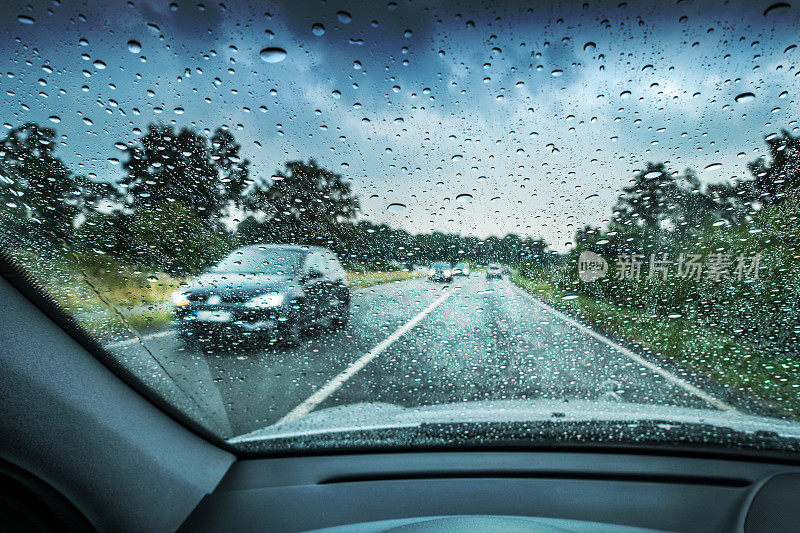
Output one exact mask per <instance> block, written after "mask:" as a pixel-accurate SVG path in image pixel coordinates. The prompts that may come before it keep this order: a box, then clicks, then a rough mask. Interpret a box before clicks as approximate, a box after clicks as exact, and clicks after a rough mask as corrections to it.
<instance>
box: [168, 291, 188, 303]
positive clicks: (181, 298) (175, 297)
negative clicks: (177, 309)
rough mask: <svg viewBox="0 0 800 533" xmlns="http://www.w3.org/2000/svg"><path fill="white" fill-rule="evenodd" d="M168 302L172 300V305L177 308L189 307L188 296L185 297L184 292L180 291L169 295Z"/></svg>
mask: <svg viewBox="0 0 800 533" xmlns="http://www.w3.org/2000/svg"><path fill="white" fill-rule="evenodd" d="M170 300H172V303H173V304H175V305H178V306H180V305H189V298H188V296H187V295H186V293H185V292H183V291H180V290H179V291H175V292H173V293H172V295H170Z"/></svg>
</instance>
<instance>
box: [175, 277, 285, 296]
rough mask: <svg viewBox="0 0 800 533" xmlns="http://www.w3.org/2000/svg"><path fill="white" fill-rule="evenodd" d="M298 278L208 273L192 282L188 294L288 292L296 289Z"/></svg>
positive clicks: (188, 287)
mask: <svg viewBox="0 0 800 533" xmlns="http://www.w3.org/2000/svg"><path fill="white" fill-rule="evenodd" d="M296 285H297V281H296V277H293V276H291V277H290V276H268V275H264V274H240V273H236V272H207V273H205V274H203V275H201V276H200V277H199V278H197V279H195V280H193V281H191V282H190V283H189V284H188V286H187V287H186V291H187V292H192V293H196V292H213V293H226V292H230V293H236V294H240V293H241V294H263V293H266V292H287V291H289V290H291V289H292V288H294V287H296Z"/></svg>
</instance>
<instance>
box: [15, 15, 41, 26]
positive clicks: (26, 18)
mask: <svg viewBox="0 0 800 533" xmlns="http://www.w3.org/2000/svg"><path fill="white" fill-rule="evenodd" d="M17 22H21V23H22V24H33V23H34V22H36V21H35V20H33V17H29V16H28V15H20V16H18V17H17Z"/></svg>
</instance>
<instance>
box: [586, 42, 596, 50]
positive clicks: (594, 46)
mask: <svg viewBox="0 0 800 533" xmlns="http://www.w3.org/2000/svg"><path fill="white" fill-rule="evenodd" d="M595 48H597V45H596V44H594V43H593V42H592V41H589V42H588V43H586V44H584V45H583V51H584V52H593V51H594V49H595Z"/></svg>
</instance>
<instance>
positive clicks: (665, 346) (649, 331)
mask: <svg viewBox="0 0 800 533" xmlns="http://www.w3.org/2000/svg"><path fill="white" fill-rule="evenodd" d="M512 281H513V282H514V283H516V284H517V285H518V286H520V287H521V288H522V289H524V290H526V291H528V292H529V293H531V294H533V295H535V296H537V297H539V298H541V299H542V300H543V301H545V302H547V303H549V304H551V305H553V306H554V307H556V308H559V309H561V310H563V311H565V312H567V313H568V314H571V315H573V316H576V317H579V318H581V319H583V320H584V321H586V322H587V323H589V324H592V325H594V326H597V327H599V328H601V329H603V330H605V331H608V332H610V333H612V334H613V335H616V336H617V337H619V338H621V339H624V340H626V341H629V342H632V343H634V344H637V345H639V346H642V347H644V348H648V349H649V350H651V351H652V352H655V353H657V354H659V355H661V356H663V357H668V358H670V359H672V360H674V361H675V362H677V363H679V364H680V365H682V366H683V367H684V368H686V369H688V370H690V371H692V372H695V373H698V374H702V375H705V376H708V377H710V378H711V379H713V380H715V381H717V382H718V383H720V384H723V385H725V386H727V387H728V388H730V389H732V390H734V391H737V392H740V393H742V394H745V395H748V396H751V397H754V398H756V399H758V400H760V401H761V402H763V403H766V404H768V405H770V406H771V407H773V408H774V409H776V410H778V411H781V412H783V413H785V414H786V415H788V416H791V417H793V418H800V361H799V360H796V359H788V358H786V357H785V356H782V355H778V354H770V353H765V352H763V351H761V350H759V349H758V348H757V347H756V346H754V345H753V344H752V343H749V342H747V341H743V340H741V339H737V338H734V337H732V336H729V335H726V334H723V333H720V332H719V331H715V330H714V329H712V328H710V327H708V326H706V325H703V324H700V323H697V322H693V321H690V320H687V319H684V318H674V319H671V318H666V317H663V316H654V315H649V314H645V313H642V312H639V311H637V310H635V309H630V308H620V307H617V306H614V305H611V304H608V303H605V302H601V301H597V300H594V299H592V298H589V297H586V296H583V295H579V296H578V297H577V298H574V299H568V300H564V299H562V298H563V297H564V296H565V295H566V293H563V292H561V291H559V290H558V289H556V288H554V287H553V286H551V285H550V284H549V283H547V281H544V280H531V279H528V278H525V277H522V276H520V275H518V274H515V275H513V276H512Z"/></svg>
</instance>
